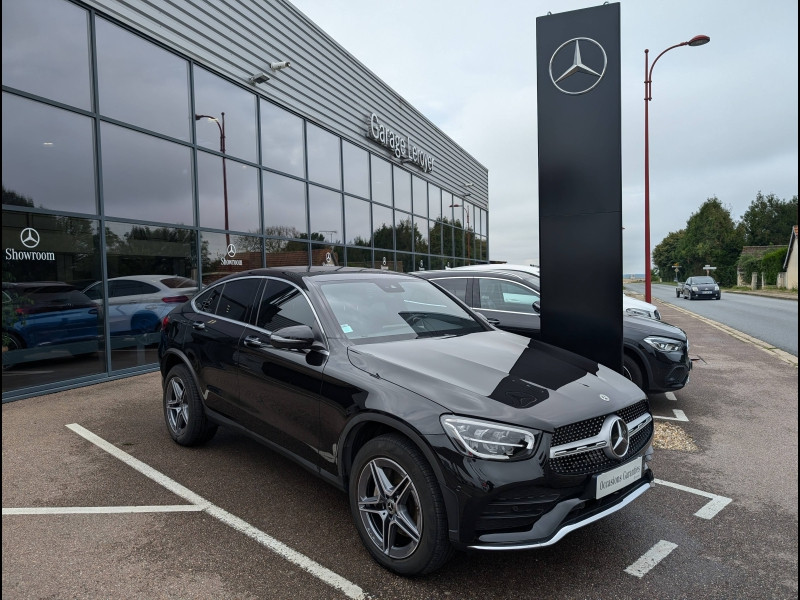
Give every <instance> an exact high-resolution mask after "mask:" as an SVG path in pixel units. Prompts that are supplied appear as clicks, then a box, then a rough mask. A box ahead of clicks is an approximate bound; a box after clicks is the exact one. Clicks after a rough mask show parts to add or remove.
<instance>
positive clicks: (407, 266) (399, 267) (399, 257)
mask: <svg viewBox="0 0 800 600" xmlns="http://www.w3.org/2000/svg"><path fill="white" fill-rule="evenodd" d="M392 270H393V271H397V272H398V273H410V272H412V271H415V270H416V269H415V268H414V255H413V254H411V253H410V252H398V253H397V254H396V255H395V263H394V269H392Z"/></svg>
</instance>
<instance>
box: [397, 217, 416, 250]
mask: <svg viewBox="0 0 800 600" xmlns="http://www.w3.org/2000/svg"><path fill="white" fill-rule="evenodd" d="M394 218H395V223H396V224H397V225H396V226H395V243H396V244H397V250H402V251H405V252H411V251H412V250H413V249H414V248H413V246H412V243H413V242H412V240H413V239H414V222H413V221H412V219H411V215H409V214H406V213H401V212H396V211H395V213H394Z"/></svg>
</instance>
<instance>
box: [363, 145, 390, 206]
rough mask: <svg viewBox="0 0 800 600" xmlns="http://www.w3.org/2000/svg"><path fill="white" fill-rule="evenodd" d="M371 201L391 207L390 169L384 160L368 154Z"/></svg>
mask: <svg viewBox="0 0 800 600" xmlns="http://www.w3.org/2000/svg"><path fill="white" fill-rule="evenodd" d="M369 158H370V164H371V165H372V174H371V181H372V201H373V202H380V203H381V204H385V205H386V206H392V169H391V165H390V164H389V163H388V162H386V161H385V160H383V159H381V158H378V157H377V156H375V155H374V154H370V157H369Z"/></svg>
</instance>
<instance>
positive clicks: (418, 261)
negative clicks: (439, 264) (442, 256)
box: [414, 252, 430, 271]
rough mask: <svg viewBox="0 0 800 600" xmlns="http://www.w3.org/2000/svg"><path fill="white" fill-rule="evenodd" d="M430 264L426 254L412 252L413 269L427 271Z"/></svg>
mask: <svg viewBox="0 0 800 600" xmlns="http://www.w3.org/2000/svg"><path fill="white" fill-rule="evenodd" d="M429 265H430V257H429V256H428V255H427V254H417V253H416V252H415V253H414V270H415V271H427V270H428V269H429Z"/></svg>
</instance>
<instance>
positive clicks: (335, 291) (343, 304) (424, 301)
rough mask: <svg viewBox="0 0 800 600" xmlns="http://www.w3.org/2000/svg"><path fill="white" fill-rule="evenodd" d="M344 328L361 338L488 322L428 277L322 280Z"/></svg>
mask: <svg viewBox="0 0 800 600" xmlns="http://www.w3.org/2000/svg"><path fill="white" fill-rule="evenodd" d="M320 290H321V292H322V295H323V296H324V297H325V299H326V300H327V301H328V304H329V305H330V307H331V310H333V314H334V315H335V316H336V320H337V321H338V323H339V327H340V328H341V330H342V333H344V334H345V336H347V338H348V339H350V340H353V341H354V342H357V343H366V342H383V341H388V340H390V339H392V340H394V339H414V338H422V337H438V336H452V335H464V334H467V333H474V332H476V331H483V330H484V327H483V326H482V325H481V324H480V323H479V322H477V321H476V320H475V319H474V318H473V317H472V315H470V314H469V313H468V312H466V311H465V310H464V309H463V308H461V306H459V305H458V304H457V303H456V302H455V301H454V300H452V299H451V298H450V297H449V296H448V295H446V294H445V293H443V292H442V291H441V290H439V288H437V287H436V286H435V285H433V284H431V283H430V282H428V281H423V280H411V279H402V280H400V279H399V278H398V279H394V278H391V280H390V278H383V277H381V278H375V279H371V280H363V279H359V280H348V281H330V282H325V283H322V284H320Z"/></svg>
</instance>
